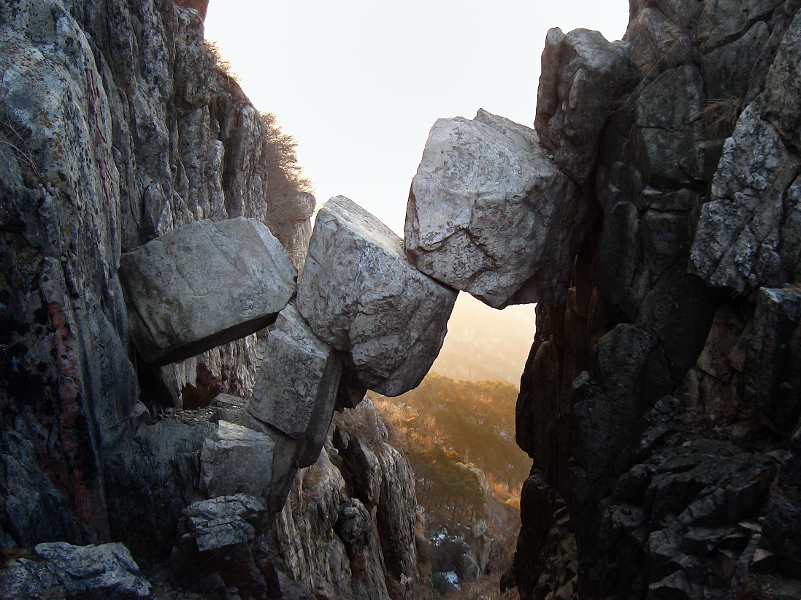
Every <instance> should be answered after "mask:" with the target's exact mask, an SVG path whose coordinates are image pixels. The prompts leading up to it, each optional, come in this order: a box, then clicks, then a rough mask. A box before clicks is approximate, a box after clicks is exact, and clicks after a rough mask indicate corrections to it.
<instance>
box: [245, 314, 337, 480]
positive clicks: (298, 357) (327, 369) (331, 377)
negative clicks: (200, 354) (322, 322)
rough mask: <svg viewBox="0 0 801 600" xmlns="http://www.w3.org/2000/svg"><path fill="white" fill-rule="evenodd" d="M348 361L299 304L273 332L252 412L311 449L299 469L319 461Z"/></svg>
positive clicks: (250, 409)
mask: <svg viewBox="0 0 801 600" xmlns="http://www.w3.org/2000/svg"><path fill="white" fill-rule="evenodd" d="M341 373H342V362H341V360H340V359H339V358H338V357H337V356H336V354H335V353H334V350H333V349H332V348H331V347H330V346H329V345H328V344H326V343H325V342H322V341H321V340H320V339H318V338H317V337H316V336H315V335H314V334H313V333H312V332H311V330H310V329H309V327H308V325H306V323H305V322H304V321H303V317H301V316H300V313H299V312H298V311H297V309H296V308H295V307H294V306H293V305H291V304H290V305H288V306H287V307H286V308H285V309H284V310H282V311H281V313H280V314H279V315H278V320H277V321H276V323H275V327H274V328H273V329H272V330H270V333H269V336H268V338H267V345H266V347H265V350H264V360H263V362H262V366H261V370H260V371H259V376H258V379H257V381H256V387H255V388H254V390H253V395H252V396H251V399H250V403H249V404H248V411H249V412H250V414H251V415H253V416H254V417H255V418H257V419H259V420H260V421H262V422H264V423H268V424H269V425H271V426H272V427H274V428H276V429H278V430H279V431H281V432H283V433H284V434H286V435H287V436H289V437H290V438H292V439H295V440H300V441H301V442H303V444H304V445H305V449H304V451H303V454H302V456H300V457H299V459H298V461H299V462H298V466H299V467H308V466H309V465H312V464H314V463H315V462H316V461H317V456H318V454H319V453H320V449H321V448H322V447H323V442H324V441H325V436H326V434H327V433H328V426H329V424H330V423H331V416H332V414H333V412H334V403H335V400H336V395H337V389H338V387H339V378H340V375H341Z"/></svg>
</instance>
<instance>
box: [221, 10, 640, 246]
mask: <svg viewBox="0 0 801 600" xmlns="http://www.w3.org/2000/svg"><path fill="white" fill-rule="evenodd" d="M627 22H628V1H627V0H607V1H605V2H598V0H561V1H560V0H556V1H553V0H550V1H548V2H541V1H539V0H527V1H522V0H491V1H489V0H404V1H403V2H392V1H388V2H387V1H384V2H382V1H376V0H372V1H367V0H283V1H281V2H278V1H275V0H270V1H254V0H211V1H210V3H209V8H208V14H207V17H206V39H208V40H211V41H214V42H216V43H217V45H218V47H219V49H220V52H221V54H222V56H223V58H224V59H225V60H227V61H228V62H229V63H230V65H231V68H232V70H233V72H234V73H236V74H237V75H238V76H239V79H240V83H241V85H242V88H243V89H244V91H245V93H246V94H247V95H248V97H249V98H250V100H251V101H252V102H253V104H254V105H255V106H256V108H257V109H259V110H262V111H267V112H273V113H275V114H276V116H277V118H278V123H279V125H281V127H282V128H283V130H284V132H285V133H289V134H291V135H293V136H294V137H295V138H296V139H297V141H298V159H299V162H300V164H301V165H302V166H303V168H304V170H305V172H306V175H307V176H308V177H309V178H310V179H311V180H312V183H313V184H314V186H315V188H316V192H317V193H316V196H317V200H318V202H320V203H322V202H325V201H326V200H327V199H328V198H330V197H331V196H336V195H340V194H341V195H344V196H347V197H348V198H350V199H351V200H354V201H355V202H357V203H359V204H361V205H362V206H363V207H365V208H366V209H367V210H369V211H370V212H372V213H373V214H374V215H376V216H377V217H378V218H379V219H381V220H382V221H383V222H384V223H385V224H386V225H388V226H389V227H390V228H391V229H393V230H394V231H395V232H396V233H398V234H399V235H401V236H402V235H403V222H404V217H405V214H406V199H407V197H408V194H409V186H410V184H411V181H412V178H413V177H414V174H415V173H416V171H417V165H418V164H419V162H420V157H421V156H422V154H423V148H424V146H425V142H426V139H427V137H428V132H429V130H430V128H431V126H432V125H433V124H434V121H436V120H437V119H438V118H440V117H456V116H462V117H467V118H473V117H474V116H475V114H476V111H477V110H478V109H479V108H484V109H486V110H488V111H489V112H491V113H494V114H498V115H501V116H504V117H507V118H509V119H512V120H513V121H517V122H518V123H522V124H524V125H528V126H529V127H531V126H532V124H533V122H534V116H535V113H536V106H537V85H538V82H539V74H540V55H541V54H542V49H543V48H544V46H545V35H546V33H547V31H548V29H549V28H551V27H561V28H562V30H563V31H564V32H568V31H570V30H572V29H576V28H578V27H584V28H587V29H596V30H598V31H600V32H601V33H603V34H604V36H606V38H607V39H609V40H616V39H620V38H621V37H622V36H623V34H624V33H625V30H626V24H627Z"/></svg>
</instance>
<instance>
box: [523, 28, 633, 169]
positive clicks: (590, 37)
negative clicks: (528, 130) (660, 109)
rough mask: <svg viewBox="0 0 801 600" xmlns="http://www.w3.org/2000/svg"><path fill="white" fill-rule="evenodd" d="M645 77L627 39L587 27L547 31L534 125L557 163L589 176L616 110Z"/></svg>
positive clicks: (561, 167) (564, 167)
mask: <svg viewBox="0 0 801 600" xmlns="http://www.w3.org/2000/svg"><path fill="white" fill-rule="evenodd" d="M640 78H641V75H640V73H639V71H638V70H637V67H636V66H635V64H634V62H633V61H632V59H631V57H630V56H629V53H628V52H627V51H626V47H625V44H623V43H622V42H614V43H610V42H608V41H607V40H606V39H605V38H604V36H602V35H601V34H600V33H598V32H597V31H588V30H586V29H576V30H575V31H571V32H570V33H568V34H567V35H565V34H564V33H562V30H561V29H559V28H558V27H557V28H555V29H551V30H550V31H549V32H548V36H547V37H546V38H545V51H544V52H543V53H542V71H541V74H540V86H539V90H538V91H537V118H536V119H535V120H534V124H535V126H536V128H537V133H538V134H539V139H540V140H541V141H542V144H543V145H544V146H545V147H546V148H548V149H549V150H551V151H552V152H553V153H554V162H556V164H557V166H558V167H559V168H560V169H561V170H562V171H563V172H564V173H566V174H567V175H568V176H569V177H570V178H571V179H573V180H574V181H575V182H576V183H578V184H583V183H585V182H586V181H587V180H588V179H589V177H590V173H591V170H592V168H593V166H594V165H595V161H596V159H597V157H598V142H599V140H600V137H601V131H602V130H603V128H604V125H606V120H607V118H608V116H609V114H610V112H611V110H612V109H614V107H615V104H616V103H618V102H619V101H620V100H621V99H622V98H624V97H625V96H626V95H627V94H628V93H629V92H630V91H631V89H632V88H633V87H634V86H635V85H636V84H637V83H639V81H640Z"/></svg>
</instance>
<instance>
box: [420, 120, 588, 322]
mask: <svg viewBox="0 0 801 600" xmlns="http://www.w3.org/2000/svg"><path fill="white" fill-rule="evenodd" d="M595 215H596V209H595V206H594V204H592V203H591V202H589V201H586V200H585V199H584V198H583V197H582V196H581V195H580V191H579V189H578V187H577V186H576V184H575V183H574V182H573V181H572V180H571V179H570V178H569V177H567V176H566V175H565V174H564V173H562V172H561V171H560V170H559V169H558V168H557V166H556V165H555V164H554V162H553V161H552V160H551V159H549V158H548V157H547V156H546V154H545V151H544V150H542V148H540V147H539V145H538V140H537V134H536V133H535V132H534V131H533V130H531V129H529V128H528V127H524V126H522V125H518V124H517V123H513V122H512V121H509V120H508V119H504V118H502V117H496V116H494V115H491V114H490V113H488V112H486V111H484V110H480V111H479V112H478V114H477V115H476V118H475V119H474V120H472V121H469V120H467V119H464V118H461V117H458V118H455V119H440V120H438V121H437V122H436V123H435V124H434V126H433V127H432V128H431V132H430V133H429V136H428V141H427V142H426V147H425V150H424V151H423V158H422V160H421V162H420V166H419V168H418V170H417V174H416V175H415V177H414V180H413V181H412V189H411V193H410V195H409V203H408V205H407V209H406V226H405V234H406V251H407V253H408V254H409V256H410V257H411V258H412V260H413V261H414V262H415V264H416V265H417V268H418V269H420V270H421V271H423V272H424V273H427V274H428V275H430V276H431V277H433V278H434V279H437V280H438V281H442V282H443V283H446V284H447V285H450V286H451V287H454V288H456V289H458V290H463V291H466V292H469V293H470V294H472V295H473V296H475V297H476V298H478V299H479V300H481V301H483V302H484V303H486V304H488V305H489V306H492V307H494V308H503V307H505V306H507V305H509V304H523V303H527V302H537V301H540V300H541V301H543V302H547V303H549V304H559V303H561V302H563V301H564V295H565V294H566V292H567V288H568V283H569V281H568V279H569V274H570V265H571V264H572V263H571V261H572V259H573V257H574V255H575V252H576V250H577V246H578V243H579V242H580V240H581V239H582V238H583V235H584V233H585V232H586V230H587V229H588V227H589V226H590V224H591V223H592V221H593V219H594V218H595Z"/></svg>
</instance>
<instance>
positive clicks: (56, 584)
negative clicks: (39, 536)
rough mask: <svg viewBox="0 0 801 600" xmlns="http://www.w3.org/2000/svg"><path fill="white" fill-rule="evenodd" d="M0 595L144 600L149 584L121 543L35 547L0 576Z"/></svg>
mask: <svg viewBox="0 0 801 600" xmlns="http://www.w3.org/2000/svg"><path fill="white" fill-rule="evenodd" d="M0 596H2V598H4V599H7V600H29V599H31V598H108V599H109V600H150V599H151V598H153V594H152V586H151V585H150V583H149V582H148V581H147V580H146V579H145V578H144V577H143V576H142V574H141V573H140V572H139V567H138V566H137V564H136V563H135V562H134V560H133V558H131V554H130V552H128V549H127V548H126V547H125V546H123V545H122V544H102V545H100V546H72V545H70V544H67V543H64V542H53V543H49V544H38V545H37V546H36V548H35V549H34V555H32V556H30V557H29V558H19V559H18V560H17V561H16V562H15V563H14V564H13V565H11V566H10V567H9V568H8V569H7V570H5V571H4V572H3V573H2V574H0Z"/></svg>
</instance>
